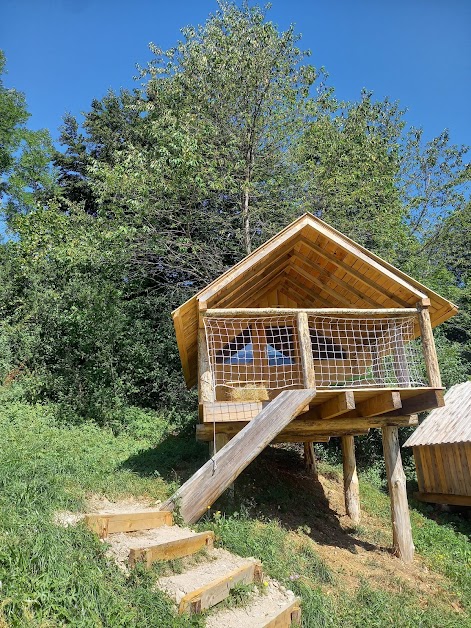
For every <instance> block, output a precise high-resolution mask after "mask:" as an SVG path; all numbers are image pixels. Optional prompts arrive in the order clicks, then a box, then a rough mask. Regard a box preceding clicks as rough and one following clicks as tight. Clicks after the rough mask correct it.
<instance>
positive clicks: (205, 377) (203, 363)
mask: <svg viewBox="0 0 471 628" xmlns="http://www.w3.org/2000/svg"><path fill="white" fill-rule="evenodd" d="M198 388H199V390H198V392H199V400H200V403H211V402H213V401H215V399H214V397H215V395H214V386H213V376H212V373H211V369H210V366H209V355H208V346H207V344H206V334H205V333H204V329H198Z"/></svg>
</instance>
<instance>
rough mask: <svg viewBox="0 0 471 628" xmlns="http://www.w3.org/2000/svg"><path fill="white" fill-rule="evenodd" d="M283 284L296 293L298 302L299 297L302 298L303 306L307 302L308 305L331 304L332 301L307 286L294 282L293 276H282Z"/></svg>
mask: <svg viewBox="0 0 471 628" xmlns="http://www.w3.org/2000/svg"><path fill="white" fill-rule="evenodd" d="M284 285H285V286H286V287H287V288H289V289H290V290H291V292H293V293H294V294H297V295H298V303H299V299H302V301H303V306H304V305H306V306H307V304H309V307H310V306H314V305H322V306H325V307H331V306H332V303H330V302H329V301H326V300H325V299H323V298H322V297H321V295H320V294H319V293H318V292H313V291H312V290H309V288H307V287H306V286H301V285H300V284H299V282H296V281H295V280H294V278H293V277H290V276H289V275H285V276H284ZM301 292H304V296H303V295H302V294H301ZM298 312H299V308H298Z"/></svg>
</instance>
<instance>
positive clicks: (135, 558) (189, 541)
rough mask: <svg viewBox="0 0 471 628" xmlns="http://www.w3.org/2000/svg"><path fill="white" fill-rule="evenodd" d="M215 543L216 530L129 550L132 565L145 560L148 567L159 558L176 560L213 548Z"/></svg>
mask: <svg viewBox="0 0 471 628" xmlns="http://www.w3.org/2000/svg"><path fill="white" fill-rule="evenodd" d="M213 544H214V532H200V533H199V534H192V535H191V536H187V537H185V538H182V539H175V540H174V541H167V542H166V543H159V544H157V545H152V546H150V547H136V548H132V549H131V550H130V552H129V564H130V565H131V566H133V565H135V564H136V563H138V562H140V561H143V562H145V564H146V567H151V566H152V563H155V562H156V561H157V560H175V559H176V558H183V556H190V555H191V554H196V552H199V551H200V550H202V549H211V548H212V547H213Z"/></svg>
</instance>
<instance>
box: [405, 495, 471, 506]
mask: <svg viewBox="0 0 471 628" xmlns="http://www.w3.org/2000/svg"><path fill="white" fill-rule="evenodd" d="M414 497H415V499H418V500H419V501H421V502H429V503H431V504H451V505H454V506H471V496H470V495H452V494H451V493H414Z"/></svg>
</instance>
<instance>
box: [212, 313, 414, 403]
mask: <svg viewBox="0 0 471 628" xmlns="http://www.w3.org/2000/svg"><path fill="white" fill-rule="evenodd" d="M308 321H309V332H310V337H311V348H312V357H313V361H314V371H315V378H316V386H318V387H333V386H339V387H342V386H343V387H352V388H356V387H360V386H370V387H377V386H378V387H392V386H394V387H412V386H425V385H426V383H425V378H424V367H423V362H422V352H421V351H420V345H419V344H418V341H416V340H414V336H415V334H414V324H415V322H416V319H415V317H413V316H411V317H396V318H375V317H370V318H337V317H333V316H318V315H316V316H313V315H310V316H309V317H308ZM204 325H205V332H206V339H207V346H208V353H209V363H210V369H211V372H212V377H213V386H214V389H215V392H216V398H217V399H218V400H224V401H231V400H232V401H244V400H249V399H253V398H254V397H253V391H257V395H256V398H257V399H258V400H262V401H263V400H264V399H268V398H269V396H268V391H270V390H276V389H286V388H302V387H303V385H304V378H303V372H302V366H301V350H300V344H299V336H298V329H297V319H296V317H295V316H272V317H263V318H262V317H260V318H225V317H224V318H223V317H220V318H219V317H218V318H212V317H208V318H205V322H204Z"/></svg>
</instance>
